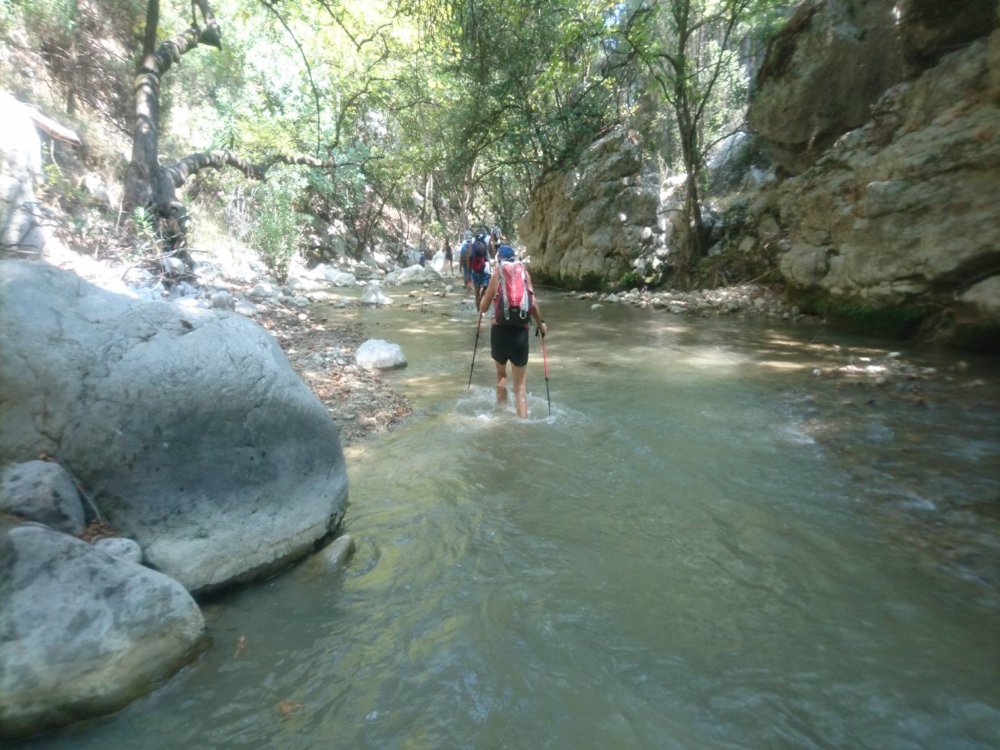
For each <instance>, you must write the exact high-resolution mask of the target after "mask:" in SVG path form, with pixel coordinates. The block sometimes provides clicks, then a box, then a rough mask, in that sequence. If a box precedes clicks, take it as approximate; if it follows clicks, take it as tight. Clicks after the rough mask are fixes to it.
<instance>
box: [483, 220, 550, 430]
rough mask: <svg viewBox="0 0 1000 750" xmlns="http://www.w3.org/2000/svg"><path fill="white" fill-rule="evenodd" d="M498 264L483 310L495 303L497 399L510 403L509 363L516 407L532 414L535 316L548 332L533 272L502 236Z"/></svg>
mask: <svg viewBox="0 0 1000 750" xmlns="http://www.w3.org/2000/svg"><path fill="white" fill-rule="evenodd" d="M499 240H500V244H499V247H498V249H497V266H496V268H495V269H494V272H493V277H492V278H491V279H490V282H489V285H488V286H487V287H486V290H485V291H484V292H483V298H482V301H481V303H480V305H479V312H480V313H485V312H487V311H489V309H490V305H492V306H493V325H492V326H491V327H490V355H491V356H492V357H493V362H494V364H496V368H497V401H498V402H499V403H506V402H507V362H510V369H511V374H512V375H513V378H514V406H515V409H516V410H517V416H519V417H522V418H523V417H527V416H528V391H527V387H526V385H525V379H526V378H525V376H526V375H527V369H528V342H529V340H530V339H529V331H530V328H531V319H532V318H534V320H535V323H536V325H537V326H538V333H540V334H541V335H542V336H544V335H545V334H546V332H547V330H548V329H547V328H546V326H545V321H544V320H542V313H541V310H539V309H538V300H536V299H535V291H534V289H533V288H532V285H531V275H530V274H529V273H528V269H527V268H526V267H525V265H524V263H522V262H521V261H519V260H517V258H516V257H515V255H514V249H513V248H512V247H511V246H510V245H507V244H505V243H504V242H503V237H502V236H501V237H500V238H499Z"/></svg>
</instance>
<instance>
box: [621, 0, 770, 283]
mask: <svg viewBox="0 0 1000 750" xmlns="http://www.w3.org/2000/svg"><path fill="white" fill-rule="evenodd" d="M757 5H758V3H756V2H755V0H659V1H658V2H656V1H654V2H641V3H639V4H638V5H636V6H634V7H633V8H631V9H630V12H629V13H628V16H627V20H626V22H625V23H624V24H623V26H622V28H623V33H622V38H623V40H624V42H625V46H626V47H627V50H628V53H629V54H630V55H631V56H633V57H634V58H635V59H636V60H637V61H638V62H639V63H640V64H641V65H642V67H643V68H644V69H645V71H646V74H647V76H648V80H649V81H650V82H651V84H652V85H653V86H654V87H655V89H656V90H657V91H658V92H659V95H660V96H662V98H663V100H664V101H665V102H666V103H667V104H668V106H669V107H670V109H671V111H672V113H673V123H672V124H673V127H675V128H676V132H677V136H678V138H677V140H678V143H679V145H680V151H681V163H682V165H683V169H684V172H685V175H686V181H685V203H684V211H685V215H686V217H687V223H688V233H687V237H686V241H685V246H684V252H683V255H682V257H681V259H680V262H679V263H678V266H679V268H680V269H681V271H682V274H683V275H684V276H687V275H688V274H689V273H690V270H691V266H692V264H693V263H694V262H695V261H696V260H698V259H699V258H701V257H702V256H703V255H704V254H705V251H706V249H707V248H706V244H707V243H706V240H707V238H706V231H705V222H704V213H703V196H702V183H703V172H704V167H705V156H706V153H707V151H708V149H709V148H710V147H711V146H712V145H714V138H713V140H712V141H708V142H706V121H707V119H708V118H709V117H710V116H711V115H712V106H713V104H714V103H715V100H716V99H715V97H716V95H717V93H718V92H717V87H719V86H720V83H722V82H725V81H726V76H727V75H729V74H730V73H732V72H733V71H737V70H739V69H740V66H739V63H738V60H737V55H738V51H739V42H740V40H741V34H742V33H743V32H745V31H746V25H745V24H746V23H747V22H748V21H749V20H750V19H751V16H752V14H753V13H754V12H755V11H756V10H757ZM728 125H729V129H730V131H731V130H732V129H733V127H735V124H733V123H728ZM720 129H721V128H720V127H719V124H716V128H715V132H713V133H712V135H713V137H717V136H720V135H722V134H724V133H719V132H718V130H720ZM685 280H686V279H685Z"/></svg>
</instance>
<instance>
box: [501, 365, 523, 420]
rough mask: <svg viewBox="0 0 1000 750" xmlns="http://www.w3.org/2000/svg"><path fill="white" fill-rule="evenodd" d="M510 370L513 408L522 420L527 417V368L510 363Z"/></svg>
mask: <svg viewBox="0 0 1000 750" xmlns="http://www.w3.org/2000/svg"><path fill="white" fill-rule="evenodd" d="M510 369H511V371H512V372H513V375H514V406H515V407H516V408H517V416H519V417H521V418H522V419H524V418H525V417H527V416H528V389H527V386H526V385H525V379H526V378H525V376H526V375H527V374H528V368H527V367H526V366H525V367H518V366H517V365H515V364H513V363H511V366H510ZM505 390H506V389H505Z"/></svg>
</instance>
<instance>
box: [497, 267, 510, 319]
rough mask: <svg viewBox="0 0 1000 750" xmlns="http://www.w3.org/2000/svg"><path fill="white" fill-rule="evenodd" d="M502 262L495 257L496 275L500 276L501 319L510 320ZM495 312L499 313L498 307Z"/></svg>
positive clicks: (508, 300) (508, 299)
mask: <svg viewBox="0 0 1000 750" xmlns="http://www.w3.org/2000/svg"><path fill="white" fill-rule="evenodd" d="M503 264H504V260H503V259H502V258H500V256H497V273H498V274H499V275H500V292H501V294H500V297H501V298H502V299H503V319H504V320H509V319H510V298H509V297H508V295H507V279H506V277H505V276H504V273H503ZM497 312H500V306H499V305H498V306H497Z"/></svg>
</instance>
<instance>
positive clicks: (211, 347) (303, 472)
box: [0, 260, 347, 592]
mask: <svg viewBox="0 0 1000 750" xmlns="http://www.w3.org/2000/svg"><path fill="white" fill-rule="evenodd" d="M0 330H2V331H3V336H2V337H0V392H2V393H3V398H2V399H0V465H3V464H6V463H12V462H21V461H25V460H29V459H31V458H35V457H37V456H38V455H40V454H42V453H45V454H49V455H52V456H58V457H59V460H60V462H61V463H62V465H63V466H65V467H66V468H67V470H69V471H70V472H71V473H72V474H73V475H74V476H75V477H76V478H77V480H78V481H79V482H80V483H81V485H82V486H83V487H84V488H85V490H86V491H87V493H88V497H90V498H91V499H92V500H93V501H94V502H95V504H96V505H97V506H98V507H99V508H100V511H101V512H102V513H103V515H104V516H105V517H106V519H107V521H108V523H110V524H111V525H112V526H114V527H115V528H116V529H118V531H119V532H120V533H122V534H123V535H125V536H128V537H131V538H132V539H135V540H136V541H137V542H138V543H139V544H140V546H141V547H142V549H143V550H144V552H145V559H146V561H147V562H148V563H149V564H150V565H152V566H153V567H155V568H156V569H158V570H160V571H162V572H164V573H166V574H168V575H170V576H172V577H174V578H176V579H177V580H178V581H180V582H181V583H182V584H183V585H184V586H185V587H186V588H187V589H189V590H190V591H192V592H202V591H207V590H211V589H214V588H218V587H221V586H224V585H226V584H229V583H232V582H235V581H243V580H249V579H251V578H254V577H258V576H263V575H267V574H268V573H270V572H273V571H274V570H276V569H278V568H279V567H281V566H284V565H286V564H287V563H288V562H290V561H291V560H293V559H295V558H297V557H300V556H302V555H304V554H306V553H307V552H309V551H310V550H311V549H312V547H313V544H314V543H315V542H316V541H317V540H319V539H320V538H322V537H323V536H325V535H326V534H327V533H328V532H330V531H331V530H332V529H333V528H334V527H335V526H336V524H337V523H338V522H339V520H340V518H341V517H342V515H343V512H344V506H345V502H346V498H347V477H346V472H345V467H344V460H343V454H342V451H341V446H340V440H339V436H338V432H337V428H336V425H335V424H334V423H333V421H332V420H331V418H330V416H329V414H328V413H327V411H326V409H325V408H324V407H323V405H322V404H321V403H320V401H319V400H318V399H317V398H316V397H315V396H314V395H313V394H312V393H311V392H310V391H309V389H308V388H307V387H306V386H305V384H303V383H302V381H301V380H300V379H299V377H298V376H297V375H296V373H295V372H294V370H293V369H292V367H291V365H290V364H289V362H288V360H287V359H286V357H285V356H284V354H283V352H282V351H281V349H280V348H279V347H278V345H277V343H276V342H275V341H274V339H273V338H272V337H271V336H270V335H269V334H268V333H267V332H266V331H264V329H262V328H261V327H260V326H258V325H257V324H256V323H254V322H252V321H250V320H247V319H245V318H243V317H242V316H239V315H236V314H234V313H230V312H226V311H214V310H200V309H181V308H179V307H176V306H174V305H171V304H169V303H165V302H141V301H136V300H133V299H130V298H127V297H125V296H121V295H117V294H113V293H111V292H107V291H105V290H103V289H101V288H99V287H97V286H94V285H91V284H89V283H87V282H84V281H82V280H81V279H80V278H79V277H77V276H75V275H73V274H72V273H69V272H67V271H63V270H60V269H58V268H55V267H52V266H50V265H47V264H45V263H42V262H29V261H17V260H7V261H0Z"/></svg>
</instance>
